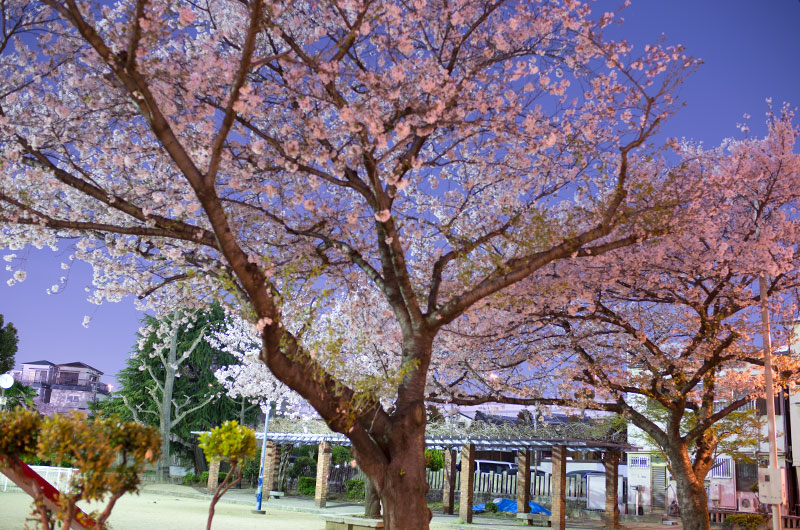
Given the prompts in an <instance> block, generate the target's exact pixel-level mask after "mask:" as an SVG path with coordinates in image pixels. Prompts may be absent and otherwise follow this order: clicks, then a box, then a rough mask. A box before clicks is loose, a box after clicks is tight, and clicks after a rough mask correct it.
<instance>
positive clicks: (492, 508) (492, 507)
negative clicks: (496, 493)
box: [484, 502, 500, 513]
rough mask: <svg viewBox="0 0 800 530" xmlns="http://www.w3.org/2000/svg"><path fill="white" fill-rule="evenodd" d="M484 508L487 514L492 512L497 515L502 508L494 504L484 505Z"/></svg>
mask: <svg viewBox="0 0 800 530" xmlns="http://www.w3.org/2000/svg"><path fill="white" fill-rule="evenodd" d="M484 507H485V508H486V511H487V512H491V513H497V512H498V510H499V509H500V507H499V506H497V505H496V504H495V503H493V502H487V503H486V504H485V505H484Z"/></svg>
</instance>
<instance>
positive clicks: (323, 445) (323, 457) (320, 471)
mask: <svg viewBox="0 0 800 530" xmlns="http://www.w3.org/2000/svg"><path fill="white" fill-rule="evenodd" d="M330 472H331V443H330V442H320V443H319V454H318V455H317V489H316V490H315V492H314V504H316V505H317V508H324V507H325V504H326V503H327V502H328V475H330Z"/></svg>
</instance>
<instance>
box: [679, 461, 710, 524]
mask: <svg viewBox="0 0 800 530" xmlns="http://www.w3.org/2000/svg"><path fill="white" fill-rule="evenodd" d="M670 461H671V462H670V463H671V464H672V475H673V477H674V478H675V482H676V483H677V486H678V487H677V490H678V491H677V496H678V507H679V508H680V510H681V523H682V524H683V528H685V529H686V530H710V528H711V521H710V519H709V513H708V496H707V495H706V489H705V486H704V485H703V480H702V479H701V478H698V476H697V475H696V474H695V472H694V469H693V467H692V462H691V460H690V458H689V454H688V452H687V451H685V450H683V451H682V450H680V449H676V450H673V451H670Z"/></svg>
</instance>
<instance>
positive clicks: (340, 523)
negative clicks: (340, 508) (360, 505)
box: [319, 515, 383, 530]
mask: <svg viewBox="0 0 800 530" xmlns="http://www.w3.org/2000/svg"><path fill="white" fill-rule="evenodd" d="M319 517H320V518H321V519H322V520H323V521H325V530H368V529H370V528H383V519H369V518H367V517H354V516H352V515H320V516H319Z"/></svg>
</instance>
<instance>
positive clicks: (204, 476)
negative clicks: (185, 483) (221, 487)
mask: <svg viewBox="0 0 800 530" xmlns="http://www.w3.org/2000/svg"><path fill="white" fill-rule="evenodd" d="M200 484H208V471H203V472H202V473H200Z"/></svg>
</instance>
